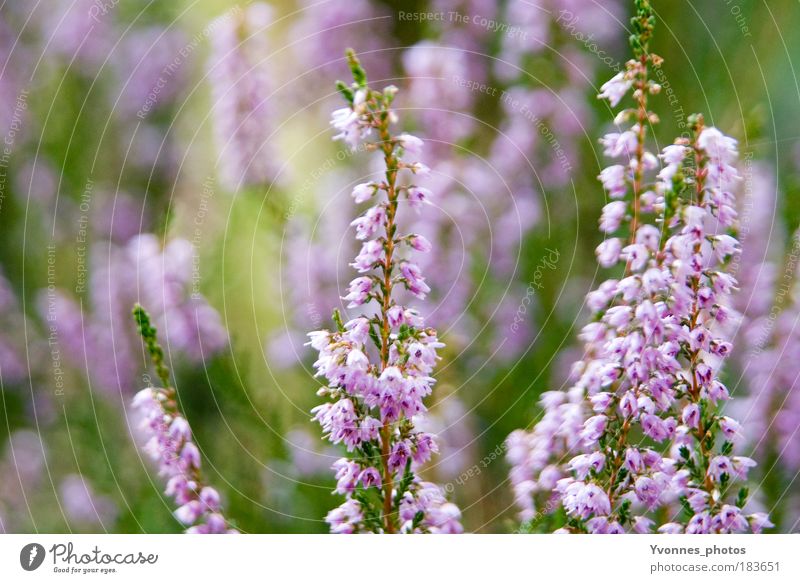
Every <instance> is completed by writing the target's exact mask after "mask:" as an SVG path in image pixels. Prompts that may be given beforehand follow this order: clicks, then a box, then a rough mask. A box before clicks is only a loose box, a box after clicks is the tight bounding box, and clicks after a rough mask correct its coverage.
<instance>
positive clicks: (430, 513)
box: [309, 51, 461, 534]
mask: <svg viewBox="0 0 800 583" xmlns="http://www.w3.org/2000/svg"><path fill="white" fill-rule="evenodd" d="M347 58H348V63H349V65H350V70H351V72H352V75H353V79H354V82H353V83H352V84H351V85H345V84H344V83H341V82H340V83H338V84H337V88H338V90H339V92H340V93H341V94H342V95H343V97H344V98H345V99H346V101H347V103H348V105H347V107H344V108H341V109H338V110H336V111H334V113H333V118H332V121H331V124H332V125H333V126H334V128H335V129H336V130H338V132H339V133H338V134H337V135H336V136H335V138H334V139H341V140H344V141H345V142H346V143H347V144H348V146H350V147H351V148H353V149H355V148H357V147H358V146H359V144H360V143H362V142H363V143H364V146H365V149H366V150H367V151H369V152H376V153H378V154H380V156H381V157H382V158H383V164H384V170H385V174H384V176H383V179H382V180H381V181H377V182H375V181H373V182H368V183H363V184H359V185H358V186H356V187H355V188H354V189H353V193H352V194H353V198H354V200H355V202H356V203H357V204H360V203H364V202H370V203H371V206H370V207H369V208H368V209H367V211H366V212H365V213H363V214H362V215H361V216H359V217H358V218H357V219H355V220H354V221H353V223H352V226H353V227H355V231H356V238H357V239H359V240H361V241H363V244H362V247H361V251H360V252H359V254H358V255H357V256H356V258H355V260H354V261H353V263H351V266H352V267H353V268H354V269H355V270H356V271H357V272H358V273H359V274H361V275H359V276H358V277H356V278H355V279H354V280H353V281H352V282H351V283H350V291H349V293H348V295H347V296H346V297H345V298H344V299H345V300H346V301H348V302H349V303H348V308H360V309H361V310H363V311H362V313H361V314H360V315H359V316H357V317H355V318H352V319H350V320H348V321H347V322H344V321H343V319H342V317H341V315H340V314H339V312H338V311H337V312H334V322H335V324H336V328H335V329H334V330H333V331H329V330H318V331H316V332H311V333H310V334H309V337H310V338H311V342H310V345H311V346H312V347H313V348H314V349H315V350H317V351H319V359H318V360H317V362H316V363H315V365H314V366H315V368H316V370H317V375H318V376H322V377H324V378H325V379H326V381H327V385H326V386H325V387H323V388H321V389H320V390H319V392H318V394H319V395H320V396H323V397H327V398H328V401H327V402H326V403H324V404H322V405H319V406H317V407H315V408H314V410H313V411H312V412H313V413H314V418H315V420H316V421H318V422H319V424H320V425H321V426H322V428H323V430H324V431H325V434H326V437H327V438H328V439H329V440H330V441H331V442H332V443H335V444H342V445H344V446H345V448H346V449H347V452H348V455H347V456H346V457H342V458H340V459H339V460H337V461H336V462H335V463H334V464H333V469H334V470H335V471H336V480H337V484H336V493H338V494H342V495H344V496H345V498H346V500H345V502H344V503H343V504H342V505H341V506H339V507H338V508H336V509H334V510H332V511H331V512H330V513H329V514H328V516H327V517H326V520H327V522H328V524H330V527H331V531H332V532H335V533H355V532H374V533H387V534H388V533H395V532H404V533H408V532H430V533H456V532H460V531H461V524H460V522H459V520H460V512H459V510H458V508H457V507H456V506H455V505H454V504H452V503H449V502H447V500H446V499H445V496H444V492H443V491H442V489H441V488H440V487H439V486H437V485H436V484H433V483H430V482H426V481H423V480H422V479H421V478H420V476H419V473H418V470H419V467H420V466H422V465H423V464H424V463H425V462H427V461H428V460H429V459H430V457H431V455H432V454H433V453H435V452H436V451H437V445H436V441H435V439H434V436H433V435H431V434H429V433H426V432H423V431H419V430H418V429H417V428H416V426H415V418H417V417H418V416H421V415H424V413H425V411H426V407H425V405H424V403H423V401H424V399H425V397H427V396H428V395H430V393H431V390H432V387H433V384H434V379H433V378H432V377H431V376H430V375H431V374H432V372H433V368H434V365H435V363H436V361H437V359H438V357H437V353H436V352H437V349H439V348H441V347H442V346H443V344H442V343H441V342H439V340H438V338H437V335H436V331H435V330H434V329H432V328H428V327H426V326H425V324H424V320H423V319H422V317H421V316H420V314H419V313H418V312H417V311H416V310H414V309H410V308H407V307H404V306H403V305H401V304H400V303H399V293H398V292H399V291H400V288H404V289H405V290H407V291H408V292H409V293H410V294H411V295H413V296H415V297H417V298H418V299H421V300H423V299H425V297H426V295H427V293H428V292H429V291H430V288H429V287H428V285H427V284H426V283H425V278H424V277H423V276H422V273H421V271H420V269H419V267H418V266H417V264H416V263H415V262H413V261H412V260H411V258H409V256H408V255H409V254H410V252H412V251H418V252H429V251H431V245H430V243H429V242H428V240H427V239H425V238H424V237H422V236H421V235H418V234H415V233H405V232H403V231H402V230H401V226H400V223H399V220H398V219H399V217H400V215H401V213H400V211H401V203H405V204H404V205H402V206H405V208H411V209H413V210H415V211H416V212H423V211H424V207H425V205H426V203H428V202H429V199H430V197H431V196H432V193H431V192H430V191H429V190H428V189H426V188H424V187H422V186H419V185H417V184H412V183H410V182H406V181H405V179H413V178H419V177H424V176H425V175H426V174H428V172H429V169H428V168H427V166H425V165H424V164H423V163H421V162H420V161H419V160H413V158H415V157H416V156H418V155H419V154H420V152H421V150H422V146H423V142H422V140H421V139H419V138H417V137H416V136H412V135H410V134H406V133H400V134H397V133H393V131H392V125H393V124H395V123H397V121H398V120H397V115H396V114H395V112H394V111H393V110H392V108H391V106H392V102H393V100H394V98H395V95H396V94H397V88H396V87H394V86H389V87H386V88H385V89H384V90H383V91H377V90H374V89H372V88H371V87H370V86H369V85H368V83H367V76H366V72H365V71H364V69H363V67H362V66H361V63H360V62H359V61H358V59H357V57H356V56H355V54H354V53H353V52H352V51H348V54H347ZM409 158H412V160H413V161H412V160H409ZM409 174H410V176H408V175H409ZM403 175H405V176H403ZM406 205H407V206H406Z"/></svg>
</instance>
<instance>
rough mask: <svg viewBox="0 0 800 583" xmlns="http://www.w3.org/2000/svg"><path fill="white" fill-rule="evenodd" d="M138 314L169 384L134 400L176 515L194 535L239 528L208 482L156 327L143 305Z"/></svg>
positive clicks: (147, 450)
mask: <svg viewBox="0 0 800 583" xmlns="http://www.w3.org/2000/svg"><path fill="white" fill-rule="evenodd" d="M134 316H135V318H136V321H137V325H138V327H139V331H140V333H141V335H142V338H143V340H144V342H145V344H146V346H147V350H148V352H149V354H150V356H151V358H152V359H153V362H154V364H155V366H156V370H157V372H158V376H159V378H160V379H161V381H162V383H163V384H164V386H165V387H167V388H155V387H148V388H146V389H142V390H141V391H139V392H138V393H137V394H136V396H135V397H134V398H133V403H132V404H133V407H134V409H136V410H137V411H138V412H139V413H140V414H141V418H142V423H141V428H142V430H143V432H144V434H145V435H146V437H147V442H146V444H145V445H144V451H145V453H147V455H149V456H150V458H151V459H152V460H153V461H154V462H156V464H157V465H158V471H159V474H160V475H161V476H162V477H164V478H166V480H167V487H166V490H165V491H164V493H165V494H166V495H167V496H170V497H171V498H172V499H173V500H174V501H175V503H176V504H178V509H177V510H175V513H174V514H175V518H177V519H178V521H180V522H181V524H183V525H185V526H187V527H188V529H187V531H186V532H187V533H190V534H224V533H233V532H238V531H237V530H236V529H234V528H232V527H231V526H230V525H229V524H228V522H227V521H226V519H225V517H224V516H223V514H222V507H221V502H220V496H219V493H218V492H217V491H216V490H215V489H214V488H212V487H211V486H207V485H205V484H203V479H202V476H201V474H200V450H199V449H198V448H197V446H196V445H195V444H194V442H193V441H192V430H191V427H189V422H188V421H187V420H186V418H185V417H184V416H183V415H181V413H180V411H179V410H178V406H177V403H176V402H175V397H176V393H175V389H173V388H172V387H170V386H169V371H168V370H167V369H166V367H165V366H164V364H163V352H162V349H161V347H160V346H159V345H158V341H157V338H156V329H155V328H153V327H152V326H151V324H150V318H149V316H148V315H147V313H146V312H145V311H144V309H142V307H141V306H138V305H137V306H136V308H135V309H134Z"/></svg>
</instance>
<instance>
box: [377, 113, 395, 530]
mask: <svg viewBox="0 0 800 583" xmlns="http://www.w3.org/2000/svg"><path fill="white" fill-rule="evenodd" d="M387 126H388V121H386V122H382V123H381V125H380V136H381V141H382V143H383V144H382V148H383V154H384V156H383V159H384V163H385V164H386V192H387V196H388V198H389V204H388V206H387V208H386V223H385V229H386V255H385V258H384V262H383V297H382V302H381V371H383V370H384V369H386V367H387V366H388V364H389V335H390V332H391V326H390V324H389V309H390V308H391V307H392V285H393V284H392V272H393V269H394V258H393V255H394V230H395V223H394V221H395V215H396V213H397V186H396V179H397V160H396V159H395V157H394V144H393V142H392V137H391V135H390V134H389V129H388V127H387ZM380 437H381V466H382V468H381V469H382V470H383V479H382V482H383V483H382V485H383V520H384V528H385V530H386V532H387V533H388V534H392V533H394V531H395V528H394V521H393V519H392V513H393V508H392V490H393V478H392V471H391V469H390V468H389V454H390V446H391V439H392V427H391V424H390V423H389V422H388V421H386V422H384V424H383V427H381V431H380Z"/></svg>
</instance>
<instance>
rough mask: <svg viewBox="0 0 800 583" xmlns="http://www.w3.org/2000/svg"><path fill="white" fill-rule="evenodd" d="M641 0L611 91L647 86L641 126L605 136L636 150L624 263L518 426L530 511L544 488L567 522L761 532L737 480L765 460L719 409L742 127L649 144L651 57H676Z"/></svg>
mask: <svg viewBox="0 0 800 583" xmlns="http://www.w3.org/2000/svg"><path fill="white" fill-rule="evenodd" d="M637 7H638V14H637V16H636V17H634V18H633V20H632V24H633V28H634V31H635V34H634V35H633V37H632V46H633V49H634V56H635V58H634V59H633V60H631V61H629V62H628V63H627V67H626V71H625V72H624V73H620V74H618V75H617V76H615V77H614V78H613V79H611V80H610V81H609V82H608V83H606V84H605V85H603V87H602V88H601V90H602V92H601V94H600V97H602V98H605V99H608V100H609V102H611V103H612V105H616V104H617V103H619V102H620V101H621V100H622V99H623V98H624V97H625V96H626V95H627V94H628V93H629V92H630V91H631V90H633V97H634V100H635V102H636V107H635V108H632V109H625V110H623V111H622V112H621V113H620V114H619V116H618V117H617V123H618V125H623V124H626V123H627V124H629V126H628V127H626V128H624V129H622V128H621V131H619V132H613V133H609V134H607V135H606V136H605V137H604V138H603V140H601V142H602V144H603V146H604V148H605V153H606V155H608V156H610V157H613V158H617V159H620V161H621V163H620V164H616V165H613V166H610V167H608V168H606V169H605V170H603V171H602V172H601V174H600V177H599V178H600V180H601V181H602V183H603V186H604V187H605V189H606V191H607V193H608V196H609V197H610V198H611V199H612V200H611V202H609V203H608V204H607V205H606V206H605V207H604V209H603V214H602V217H601V219H600V228H601V230H602V231H603V232H605V233H606V234H608V235H610V236H609V237H608V238H607V239H606V240H605V241H603V243H601V244H600V246H599V247H598V248H597V257H598V262H599V263H600V264H601V266H603V267H612V266H616V265H619V264H621V265H624V273H623V274H622V277H620V278H619V279H610V280H608V281H605V282H604V283H603V284H601V285H600V286H599V288H598V289H597V290H595V291H593V292H591V293H590V294H589V295H588V297H587V304H588V306H589V308H590V310H591V312H592V315H593V316H592V322H591V323H590V324H587V325H586V326H585V327H584V328H583V330H582V332H581V334H580V338H581V340H583V341H584V343H585V358H584V359H583V360H581V361H579V362H577V363H576V364H575V366H574V369H573V370H574V374H575V377H576V382H575V383H574V385H573V386H572V387H571V388H570V389H569V390H568V391H566V392H549V393H545V395H544V396H543V398H542V405H543V407H544V417H543V419H542V420H541V421H540V422H539V423H538V424H537V425H536V426H535V428H534V429H533V431H532V432H531V433H524V432H516V433H514V434H513V435H512V436H511V437H510V438H509V454H508V457H509V460H510V461H511V463H512V465H513V466H514V468H513V470H512V481H513V482H514V486H515V491H516V497H517V500H518V501H519V502H520V504H521V505H522V508H523V518H524V519H527V520H531V519H533V518H534V517H536V516H537V514H536V508H535V506H534V504H535V499H536V498H545V499H546V500H548V501H549V503H550V504H551V505H552V507H559V508H563V510H564V512H565V514H566V524H564V525H563V526H562V528H561V529H559V530H560V531H565V532H590V533H620V532H625V531H627V530H635V531H636V532H650V531H651V530H652V529H653V528H654V527H655V528H657V530H658V532H662V533H679V532H686V533H709V532H745V531H755V532H758V531H760V530H761V529H762V528H765V527H768V526H771V523H770V522H769V520H768V518H767V516H766V515H765V514H763V513H760V512H754V513H751V514H749V515H746V514H745V511H744V509H743V508H744V506H745V504H746V503H747V502H748V498H749V495H748V490H747V488H746V487H742V488H741V489H739V490H736V489H735V486H734V484H735V483H736V482H737V481H738V482H741V481H743V480H745V479H746V478H747V473H748V471H749V470H750V468H752V467H753V466H754V465H755V462H754V461H753V460H752V459H750V458H748V457H745V456H740V455H733V454H734V448H735V446H736V444H737V442H738V441H739V438H740V435H741V426H740V425H739V423H738V422H736V421H735V420H734V419H732V418H731V417H728V416H726V415H723V414H721V413H720V410H721V408H722V406H723V405H724V404H725V403H726V401H728V400H729V399H730V394H729V391H728V389H727V388H726V386H725V385H724V384H723V383H722V382H721V380H720V375H719V372H720V368H721V366H722V363H723V361H724V359H725V357H726V356H727V355H728V354H729V353H730V351H731V343H730V341H729V337H730V333H731V328H732V324H734V323H735V322H736V321H737V319H738V314H737V312H736V311H735V310H734V309H733V308H732V307H731V304H732V300H731V293H732V291H733V290H734V289H735V286H736V280H735V278H734V277H733V276H732V275H731V274H730V273H729V265H730V262H731V258H732V257H734V256H735V255H736V254H737V253H738V251H739V245H738V242H737V240H736V239H735V238H734V237H733V236H732V233H733V227H734V225H735V221H736V211H735V210H734V208H735V200H734V196H733V194H732V191H733V189H734V188H735V186H736V183H737V182H738V180H739V174H738V172H737V170H736V168H735V163H736V158H737V149H736V142H735V140H733V139H732V138H729V137H727V136H725V135H723V134H722V133H721V132H719V131H718V130H717V129H715V128H710V127H705V126H704V124H703V119H702V117H701V116H692V117H691V118H690V121H691V129H692V137H691V139H679V140H677V141H676V142H675V144H673V145H671V146H667V147H666V148H664V150H663V151H662V153H661V154H660V155H659V156H658V157H657V156H655V155H654V154H652V153H651V152H649V151H648V150H647V144H646V139H645V138H646V128H647V127H648V126H651V125H652V124H654V123H655V122H656V121H657V118H656V116H655V115H654V114H653V113H652V112H650V111H649V110H648V107H647V98H648V95H651V94H656V93H658V91H659V89H660V88H659V86H658V85H657V84H656V83H654V82H652V81H651V80H649V79H648V67H650V66H655V67H658V66H660V63H661V60H660V59H659V57H657V56H656V55H653V54H650V53H649V52H648V50H647V44H648V40H649V38H650V35H651V33H652V25H653V16H652V11H651V9H650V6H649V3H648V2H646V1H645V0H640V1H638V2H637ZM659 159H660V163H659ZM653 174H655V176H654V181H651V176H652V175H653ZM656 510H659V512H656Z"/></svg>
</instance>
